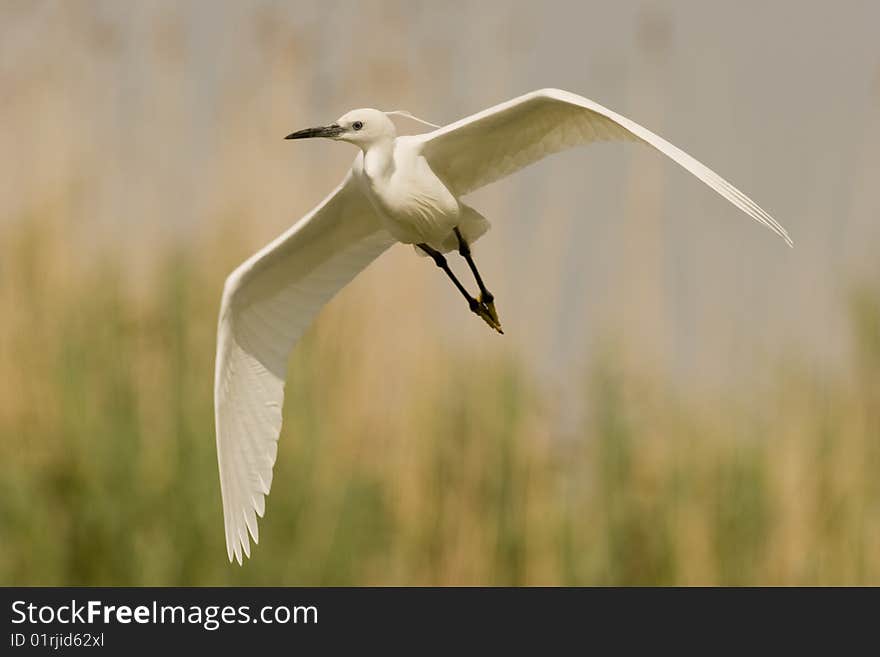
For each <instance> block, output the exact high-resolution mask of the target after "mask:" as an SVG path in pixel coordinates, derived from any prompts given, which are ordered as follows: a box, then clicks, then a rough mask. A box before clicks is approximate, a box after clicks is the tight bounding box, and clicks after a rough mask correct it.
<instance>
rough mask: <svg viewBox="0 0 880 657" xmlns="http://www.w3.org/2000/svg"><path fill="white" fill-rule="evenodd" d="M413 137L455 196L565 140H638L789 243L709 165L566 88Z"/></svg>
mask: <svg viewBox="0 0 880 657" xmlns="http://www.w3.org/2000/svg"><path fill="white" fill-rule="evenodd" d="M414 139H417V140H419V141H420V142H421V151H422V154H423V155H424V156H425V158H426V159H427V160H428V162H429V164H430V165H431V168H432V169H433V171H434V172H435V173H436V174H437V175H438V176H439V177H440V178H441V179H442V180H443V181H444V182H445V183H446V185H447V186H448V187H449V188H450V189H451V190H452V191H453V192H454V193H455V194H456V195H458V196H462V195H464V194H467V193H468V192H471V191H473V190H475V189H478V188H480V187H483V186H484V185H488V184H489V183H491V182H493V181H495V180H498V179H499V178H503V177H504V176H508V175H510V174H512V173H514V172H515V171H518V170H519V169H521V168H523V167H525V166H528V165H529V164H532V163H533V162H537V161H538V160H540V159H542V158H544V157H546V156H547V155H550V154H552V153H556V152H559V151H561V150H564V149H566V148H570V147H572V146H576V145H579V144H589V143H591V142H594V141H611V140H631V141H642V142H644V143H646V144H649V145H651V146H653V147H654V148H656V149H657V150H658V151H660V152H661V153H663V154H664V155H666V156H668V157H670V158H672V159H673V160H674V161H675V162H677V163H678V164H679V165H681V166H682V167H684V168H685V169H687V170H688V171H690V172H691V173H692V174H693V175H695V176H696V177H697V178H699V179H700V180H702V181H703V182H704V183H706V184H707V185H708V186H709V187H711V188H712V189H714V190H715V191H716V192H718V193H719V194H720V195H721V196H723V197H724V198H726V199H727V200H728V201H730V202H731V203H733V204H734V205H735V206H737V207H738V208H739V209H740V210H742V211H743V212H745V213H746V214H747V215H749V216H750V217H752V218H753V219H755V220H756V221H758V222H760V223H762V224H764V225H765V226H767V227H768V228H770V230H772V231H773V232H775V233H776V234H777V235H779V236H780V237H782V238H783V239H784V240H785V241H786V242H787V243H788V245H789V246H791V245H792V241H791V238H790V237H789V236H788V233H787V232H786V231H785V229H784V228H783V227H782V226H780V225H779V223H777V222H776V220H775V219H773V218H772V217H771V216H770V215H769V214H767V212H765V211H764V210H763V209H761V208H760V207H759V206H758V204H757V203H755V202H754V201H752V200H751V199H750V198H749V197H747V196H746V195H745V194H743V193H742V192H741V191H739V190H738V189H737V188H736V187H734V186H733V185H731V184H730V183H729V182H727V181H726V180H724V179H723V178H722V177H721V176H719V175H718V174H717V173H715V172H714V171H712V170H711V169H710V168H709V167H707V166H706V165H704V164H702V163H701V162H699V161H697V160H695V159H694V158H693V157H691V156H690V155H688V154H687V153H685V152H684V151H682V150H681V149H680V148H677V147H676V146H674V145H672V144H670V143H669V142H668V141H666V140H665V139H663V138H662V137H660V136H658V135H656V134H654V133H653V132H651V131H650V130H648V129H647V128H644V127H642V126H640V125H639V124H638V123H636V122H635V121H630V120H629V119H628V118H626V117H625V116H621V115H620V114H617V113H616V112H613V111H611V110H610V109H608V108H606V107H602V106H601V105H599V104H598V103H594V102H593V101H591V100H588V99H587V98H583V97H582V96H577V95H575V94H572V93H569V92H567V91H562V90H559V89H541V90H539V91H533V92H531V93H528V94H525V95H524V96H520V97H518V98H514V99H513V100H509V101H507V102H505V103H501V104H500V105H496V106H494V107H490V108H489V109H487V110H483V111H482V112H479V113H477V114H474V115H472V116H469V117H466V118H464V119H461V120H460V121H456V122H455V123H451V124H449V125H448V126H445V127H443V128H440V129H438V130H434V131H433V132H428V133H425V134H423V135H418V136H417V137H415V138H414Z"/></svg>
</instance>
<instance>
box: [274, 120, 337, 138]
mask: <svg viewBox="0 0 880 657" xmlns="http://www.w3.org/2000/svg"><path fill="white" fill-rule="evenodd" d="M343 130H344V129H343V127H342V126H340V125H338V124H336V123H334V124H333V125H324V126H320V127H318V128H306V129H305V130H297V131H296V132H291V133H290V134H289V135H287V136H286V137H285V139H309V138H310V137H330V138H333V137H337V136H339V135H341V134H342V132H343Z"/></svg>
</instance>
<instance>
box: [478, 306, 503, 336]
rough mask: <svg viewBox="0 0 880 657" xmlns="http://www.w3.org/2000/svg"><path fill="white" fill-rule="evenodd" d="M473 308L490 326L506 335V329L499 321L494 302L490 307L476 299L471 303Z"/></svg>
mask: <svg viewBox="0 0 880 657" xmlns="http://www.w3.org/2000/svg"><path fill="white" fill-rule="evenodd" d="M490 303H491V302H490ZM471 310H472V311H474V312H475V313H476V314H477V315H479V316H480V317H482V319H483V321H484V322H486V323H487V324H488V325H489V326H490V327H492V328H493V329H495V330H496V331H498V332H499V333H501V334H502V335H504V331H503V330H501V322H499V321H498V314H497V313H496V312H495V306H494V304H493V305H492V306H491V307H490V306H489V305H487V304H485V303H483V302H477V301H475V302H474V303H473V304H472V305H471Z"/></svg>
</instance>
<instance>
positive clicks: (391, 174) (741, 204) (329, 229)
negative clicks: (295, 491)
mask: <svg viewBox="0 0 880 657" xmlns="http://www.w3.org/2000/svg"><path fill="white" fill-rule="evenodd" d="M388 114H389V113H385V112H381V111H379V110H375V109H362V110H353V111H352V112H349V113H348V114H345V115H343V116H342V117H340V118H339V119H338V120H337V121H336V122H334V123H332V124H330V125H326V126H322V127H319V128H308V129H306V130H300V131H298V132H295V133H292V134H291V135H288V138H289V139H301V138H305V137H325V138H328V139H333V140H338V141H345V142H349V143H351V144H354V145H356V146H357V147H358V148H360V150H361V152H360V153H358V155H357V157H356V158H355V161H354V163H353V165H352V168H351V170H350V172H349V173H348V175H347V176H346V177H345V179H344V180H343V181H342V183H341V184H340V185H339V186H338V187H337V188H336V189H335V190H334V191H333V192H331V193H330V195H329V196H327V198H325V199H324V200H323V201H322V202H321V203H319V204H318V206H317V207H315V208H314V209H313V210H312V211H311V212H309V213H308V214H307V215H306V216H305V217H303V218H302V219H301V220H300V221H298V222H297V223H296V224H294V225H293V226H291V227H290V228H289V229H288V230H287V231H285V232H284V233H283V234H282V235H280V236H279V237H278V238H277V239H275V240H274V241H272V242H271V243H270V244H268V245H267V246H266V247H264V248H263V249H261V250H260V251H259V252H257V253H256V254H254V255H253V256H251V257H250V258H248V259H247V260H246V261H245V262H244V263H242V265H240V266H239V267H238V268H237V269H236V270H235V271H234V272H232V274H230V276H229V277H228V278H227V280H226V284H225V286H224V289H223V298H222V301H221V307H220V318H219V323H218V329H217V357H216V363H215V376H214V412H215V423H216V431H217V461H218V465H219V469H220V490H221V496H222V500H223V517H224V525H225V529H226V548H227V555H228V557H229V559H230V560H232V559H236V560H237V561H238V562H239V563H241V562H242V556H243V555H244V556H250V540H251V538H252V539H253V541H254V542H255V543H256V542H257V541H258V539H259V533H258V527H257V516H262V515H263V513H264V512H265V497H266V495H268V494H269V490H270V488H271V485H272V468H273V466H274V464H275V456H276V454H277V441H278V437H279V434H280V432H281V406H282V403H283V401H284V381H285V378H286V374H287V359H288V356H289V354H290V351H291V350H292V349H293V346H294V345H295V344H296V342H297V340H298V339H299V338H300V336H301V335H302V334H303V332H304V331H305V330H306V328H308V326H309V324H310V323H311V321H312V319H313V318H314V317H315V315H316V314H317V313H318V312H319V310H320V309H321V307H322V306H323V305H324V304H325V303H326V302H327V301H329V300H330V298H332V297H333V295H334V294H336V293H337V292H338V291H339V290H340V289H342V288H343V287H344V286H345V285H346V284H347V283H348V282H349V281H351V280H352V279H353V278H354V277H355V276H356V275H357V274H358V273H359V272H360V271H361V270H362V269H364V268H365V267H366V266H367V265H369V264H370V262H372V261H373V260H374V259H375V258H377V257H378V256H379V255H380V254H382V253H383V252H384V251H385V250H386V249H388V248H389V247H390V246H391V245H393V244H394V243H396V242H403V243H406V244H413V245H416V246H417V249H419V250H420V251H421V252H422V253H425V254H428V255H430V256H431V257H432V258H433V260H434V262H435V263H436V264H437V265H438V266H440V267H442V268H443V269H444V271H445V272H446V273H447V275H448V276H449V277H450V278H451V279H452V281H453V282H454V283H455V285H456V287H458V289H459V291H460V292H461V293H462V294H463V295H464V296H465V297H466V299H467V300H468V302H469V304H470V309H471V310H472V311H474V312H475V313H476V314H478V315H479V316H480V317H481V318H482V319H484V320H485V321H486V323H487V324H489V325H490V326H492V327H493V328H494V329H496V330H497V331H498V332H499V333H500V332H501V326H500V323H499V322H498V317H497V313H495V309H494V302H493V300H494V297H493V296H492V295H491V294H490V293H489V292H488V290H487V289H486V287H485V285H484V283H483V281H482V278H481V277H480V275H479V272H478V271H477V268H476V265H475V264H474V262H473V259H472V257H471V252H470V243H472V242H473V241H475V240H476V239H478V238H479V237H480V236H481V235H483V234H484V233H485V232H486V230H488V228H489V223H488V221H487V220H486V219H485V218H484V217H483V216H482V215H480V213H479V212H477V211H476V210H474V209H473V208H471V207H470V206H468V205H467V204H465V203H464V202H462V201H461V197H463V196H465V195H466V194H468V193H469V192H471V191H474V190H476V189H478V188H480V187H483V186H485V185H487V184H489V183H491V182H493V181H495V180H498V179H500V178H503V177H505V176H507V175H510V174H512V173H514V172H515V171H518V170H519V169H521V168H523V167H525V166H527V165H529V164H531V163H533V162H536V161H538V160H540V159H542V158H544V157H545V156H547V155H550V154H552V153H556V152H558V151H561V150H563V149H566V148H569V147H572V146H576V145H582V144H589V143H591V142H596V141H612V140H616V141H635V142H641V143H643V144H647V145H649V146H651V147H653V148H654V149H656V150H658V151H659V152H660V153H662V154H664V155H666V156H667V157H669V158H670V159H672V160H673V161H675V162H676V163H677V164H679V165H680V166H681V167H683V168H684V169H686V170H687V171H689V172H690V173H691V174H693V175H694V176H696V177H697V178H698V179H699V180H701V181H702V182H704V183H705V184H706V185H708V186H709V187H711V188H712V189H713V190H715V191H716V192H717V193H718V194H720V195H721V196H722V197H724V198H725V199H727V200H728V201H729V202H730V203H732V204H733V205H734V206H736V207H737V208H739V209H740V210H742V211H743V212H744V213H745V214H747V215H749V216H750V217H751V218H753V219H754V220H756V221H757V222H759V223H761V224H763V225H765V226H766V227H768V228H769V229H770V230H772V231H773V232H775V233H776V234H777V235H779V236H780V237H781V238H782V239H784V240H785V241H786V243H788V244H789V246H791V245H792V241H791V238H790V237H789V236H788V233H786V231H785V229H784V228H782V226H780V225H779V224H778V223H777V222H776V221H775V220H774V219H773V218H772V217H771V216H770V215H769V214H767V212H765V211H764V210H763V209H762V208H760V207H759V206H758V205H757V204H756V203H755V202H754V201H752V200H751V199H750V198H749V197H747V196H746V195H745V194H743V193H742V192H740V191H739V190H738V189H736V188H735V187H734V186H733V185H731V184H730V183H729V182H727V181H726V180H724V179H723V178H721V176H719V175H718V174H716V173H715V172H714V171H712V170H711V169H709V168H708V167H706V166H705V165H704V164H702V163H701V162H698V161H697V160H696V159H694V158H693V157H691V156H690V155H688V154H687V153H685V152H684V151H682V150H681V149H679V148H677V147H676V146H674V145H672V144H671V143H669V142H668V141H666V140H665V139H663V138H662V137H659V136H658V135H656V134H654V133H653V132H651V131H649V130H647V129H646V128H644V127H643V126H641V125H639V124H637V123H635V122H634V121H631V120H630V119H628V118H626V117H624V116H621V115H620V114H617V113H616V112H614V111H612V110H609V109H608V108H606V107H603V106H601V105H599V104H598V103H595V102H593V101H591V100H588V99H586V98H583V97H581V96H577V95H575V94H572V93H569V92H567V91H561V90H559V89H542V90H538V91H534V92H531V93H528V94H525V95H523V96H520V97H518V98H514V99H512V100H509V101H507V102H504V103H501V104H499V105H496V106H494V107H490V108H488V109H486V110H483V111H482V112H478V113H477V114H474V115H472V116H469V117H466V118H464V119H461V120H459V121H456V122H454V123H451V124H449V125H447V126H444V127H437V129H436V130H432V131H429V132H426V133H423V134H420V135H409V136H397V131H396V129H395V127H394V124H393V122H392V121H391V119H390V118H389V116H388ZM434 127H436V126H434ZM456 247H457V248H458V251H459V253H460V254H461V255H462V256H463V257H464V258H465V259H466V260H467V262H468V265H469V266H470V268H471V271H472V273H473V274H474V277H475V279H476V281H477V283H478V285H479V287H480V296H479V298H478V299H475V298H473V297H471V296H470V294H469V293H468V292H467V290H466V289H465V288H464V286H462V285H461V283H460V282H459V281H458V280H457V278H456V277H455V275H454V274H453V273H452V271H451V270H450V269H449V267H448V265H447V264H446V259H445V257H444V256H443V253H446V252H448V251H450V250H452V249H455V248H456Z"/></svg>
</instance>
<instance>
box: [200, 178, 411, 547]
mask: <svg viewBox="0 0 880 657" xmlns="http://www.w3.org/2000/svg"><path fill="white" fill-rule="evenodd" d="M393 242H394V240H393V238H392V237H391V236H390V235H389V234H388V233H387V232H386V231H385V230H383V229H382V228H381V226H380V224H379V219H378V217H376V215H375V213H374V211H373V210H372V208H371V206H370V204H369V201H368V199H366V197H364V195H363V194H362V192H360V190H358V189H357V188H356V186H355V185H354V183H353V182H352V178H351V174H350V173H349V175H348V177H347V178H346V179H345V180H344V181H343V182H342V184H341V185H340V186H339V187H337V188H336V189H335V190H334V191H333V193H331V194H330V195H329V196H328V197H327V198H326V199H324V201H322V202H321V204H320V205H318V207H316V208H315V209H314V210H312V211H311V212H310V213H309V214H308V215H306V216H305V217H303V218H302V219H301V220H300V221H299V222H297V223H296V224H295V225H294V226H293V227H291V228H290V229H289V230H288V231H287V232H285V233H284V234H283V235H281V236H280V237H278V238H277V239H276V240H275V241H273V242H272V243H271V244H269V245H268V246H266V247H265V248H264V249H262V250H261V251H259V252H258V253H256V254H255V255H254V256H252V257H251V258H249V259H248V260H247V261H246V262H245V263H244V264H242V265H241V266H240V267H238V269H236V270H235V271H234V272H233V273H232V274H231V275H230V276H229V278H227V280H226V285H225V287H224V290H223V301H222V304H221V309H220V321H219V326H218V329H217V361H216V366H215V374H214V413H215V422H216V431H217V461H218V464H219V467H220V490H221V494H222V498H223V520H224V523H225V526H226V550H227V553H228V555H229V559H230V561H231V560H232V558H233V556H234V557H235V558H236V559H237V560H238V562H239V563H241V561H242V551H243V552H244V554H245V555H246V556H250V541H249V538H248V532H250V534H251V536H253V539H254V542H257V541H258V539H259V534H258V530H257V516H260V517H262V515H263V511H264V508H265V507H264V505H265V500H264V498H265V496H266V495H267V494H268V493H269V488H270V487H271V485H272V466H273V465H274V464H275V455H276V452H277V441H278V435H279V433H280V431H281V406H282V402H283V399H284V379H285V375H286V371H287V359H288V356H289V354H290V351H291V349H292V348H293V345H294V343H295V342H296V341H297V339H299V337H300V335H302V333H303V332H304V331H305V329H306V328H307V327H308V326H309V324H310V323H311V321H312V319H313V318H314V316H315V315H316V314H317V312H318V311H319V310H320V308H321V307H322V306H323V305H324V304H325V303H327V301H329V300H330V298H331V297H332V296H333V295H334V294H336V292H337V291H339V290H340V289H341V288H342V287H344V286H345V285H346V284H347V283H348V282H349V281H350V280H351V279H352V278H354V277H355V276H356V275H357V274H358V272H360V271H361V270H362V269H364V268H365V267H366V266H367V265H368V264H369V263H370V262H372V261H373V260H374V259H375V258H376V257H377V256H378V255H379V254H381V253H382V252H383V251H385V249H387V248H388V247H389V246H390V245H391V244H393Z"/></svg>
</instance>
